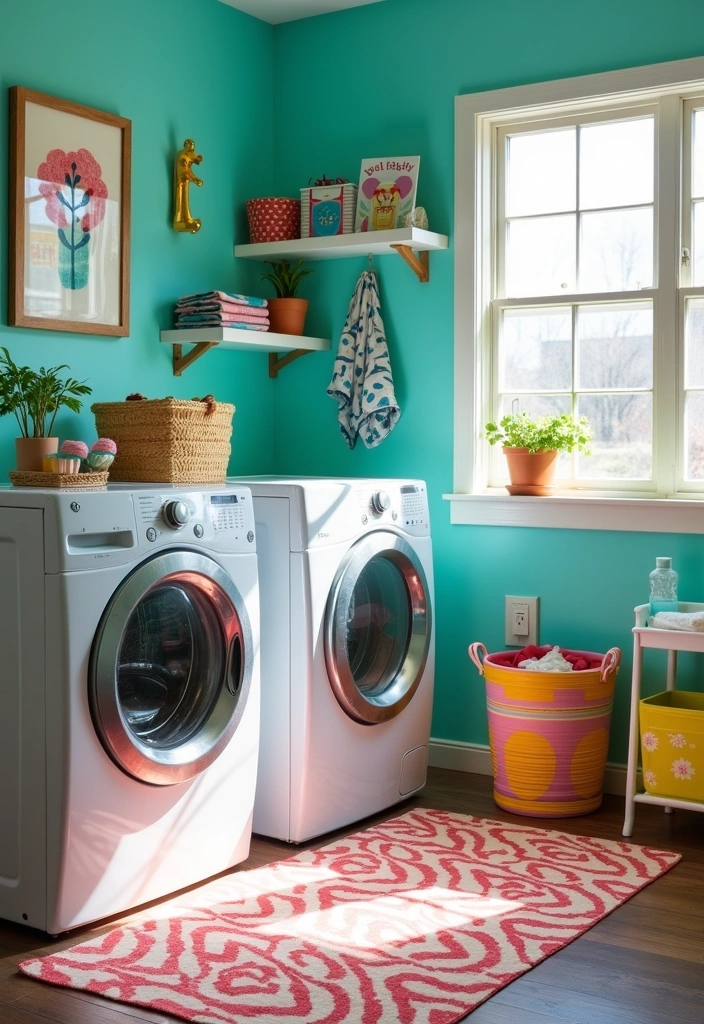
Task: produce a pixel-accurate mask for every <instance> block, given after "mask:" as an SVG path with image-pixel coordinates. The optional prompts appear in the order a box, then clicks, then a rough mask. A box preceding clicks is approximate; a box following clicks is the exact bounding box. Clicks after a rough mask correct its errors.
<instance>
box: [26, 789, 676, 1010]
mask: <svg viewBox="0 0 704 1024" xmlns="http://www.w3.org/2000/svg"><path fill="white" fill-rule="evenodd" d="M679 859H680V858H679V856H678V855H677V854H674V853H668V852H666V851H664V850H655V849H650V848H648V847H642V846H633V845H631V844H630V843H626V842H612V841H606V840H602V839H590V838H587V837H585V836H572V835H567V834H566V833H564V832H555V831H545V830H544V829H541V828H535V827H533V826H531V825H515V824H507V823H506V822H499V821H489V820H486V819H482V818H475V817H470V816H467V815H463V814H450V813H447V812H445V811H433V810H423V809H416V810H412V811H409V812H408V813H407V814H403V815H401V817H398V818H392V819H391V820H390V821H385V822H382V823H381V824H379V825H375V826H373V827H372V828H369V829H367V830H366V831H364V832H358V833H356V834H355V835H351V836H348V837H347V838H345V839H339V840H336V841H335V842H333V843H331V844H330V845H329V846H324V847H323V848H322V849H321V850H309V851H307V852H305V853H300V854H298V856H296V857H291V858H289V859H288V860H284V861H280V862H278V863H276V864H272V865H269V866H267V867H263V868H257V869H255V870H251V871H246V870H240V871H238V872H237V873H236V874H233V875H229V876H227V877H225V878H220V879H218V880H216V881H214V882H210V883H208V884H207V885H205V886H204V887H202V888H200V889H198V890H195V891H191V892H189V893H188V894H186V895H185V896H181V897H178V898H177V899H173V900H170V901H169V902H167V903H164V904H162V905H161V906H160V907H158V908H154V907H152V908H151V909H150V910H149V911H148V912H145V913H143V914H141V915H138V916H137V917H134V918H131V919H130V921H129V923H127V924H124V925H122V926H121V927H117V928H115V929H114V930H112V931H110V932H108V933H107V934H106V935H103V936H101V937H99V938H96V939H93V940H91V941H88V942H82V943H80V944H79V945H76V946H72V947H71V948H70V949H66V950H63V951H62V952H60V953H55V954H53V955H51V956H46V957H43V958H42V959H34V960H26V961H25V962H24V963H22V964H21V965H20V969H21V970H22V971H23V972H24V973H25V974H28V975H29V976H30V977H32V978H37V979H40V980H41V981H46V982H50V983H52V984H54V985H63V986H67V987H69V988H76V989H85V990H86V991H89V992H96V993H99V994H100V995H103V996H106V997H107V998H109V999H115V1000H119V1001H121V1002H124V1003H132V1004H134V1005H136V1006H146V1007H149V1008H150V1009H153V1010H160V1011H162V1012H165V1013H169V1014H173V1016H175V1017H179V1018H183V1019H184V1020H187V1021H197V1022H201V1024H222V1022H227V1024H242V1022H245V1021H247V1022H251V1021H252V1020H253V1019H258V1020H259V1021H264V1022H270V1021H274V1020H276V1021H277V1022H280V1024H390V1022H400V1024H451V1022H453V1021H457V1020H459V1019H460V1018H461V1017H463V1016H464V1015H465V1014H467V1013H469V1012H470V1011H471V1010H473V1009H474V1008H475V1007H476V1006H478V1005H479V1003H482V1002H484V1000H485V999H488V998H489V997H490V996H491V995H492V994H493V993H494V992H496V991H497V990H498V989H500V988H502V987H503V986H504V985H507V984H508V983H509V982H511V981H513V980H514V979H515V978H517V977H518V976H519V975H520V974H523V973H524V972H525V971H527V970H528V969H529V968H530V967H532V966H533V965H535V964H537V963H539V962H540V961H541V960H544V959H545V957H548V956H550V954H551V953H555V952H556V951H557V950H558V949H561V948H562V947H563V946H565V945H566V944H567V943H568V942H571V941H572V940H573V939H575V938H576V937H577V936H578V935H581V934H582V932H584V931H586V930H587V929H588V928H591V926H592V925H594V924H596V922H597V921H599V920H601V918H603V917H604V916H605V915H606V914H608V913H610V912H611V911H612V910H614V908H615V907H618V906H619V904H621V903H623V902H624V901H625V900H627V899H628V898H629V897H630V896H632V895H633V894H634V893H636V892H638V890H639V889H642V888H643V886H645V885H647V884H648V883H649V882H652V881H653V879H655V878H657V877H658V876H659V875H661V874H663V873H664V872H665V871H667V870H668V869H669V868H671V867H672V866H673V865H674V864H676V863H677V861H678V860H679Z"/></svg>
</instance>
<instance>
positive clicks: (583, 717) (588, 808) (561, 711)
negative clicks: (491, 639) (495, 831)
mask: <svg viewBox="0 0 704 1024" xmlns="http://www.w3.org/2000/svg"><path fill="white" fill-rule="evenodd" d="M562 653H563V655H565V656H568V655H577V656H581V657H583V658H584V660H585V662H586V663H587V664H588V665H589V666H590V667H589V668H586V669H581V670H575V671H572V672H540V671H530V670H526V669H523V668H508V667H506V666H505V664H500V662H502V661H504V662H505V661H506V660H507V656H511V655H515V654H516V652H515V651H502V652H499V653H496V654H488V653H487V649H486V647H485V646H484V645H483V644H480V643H474V644H472V645H471V646H470V648H469V656H470V658H471V659H472V661H473V662H474V664H475V665H476V666H477V668H478V670H479V673H480V675H483V676H484V678H485V680H486V701H487V718H488V722H489V743H490V747H491V763H492V771H493V774H494V800H495V801H496V803H497V804H498V806H499V807H501V808H502V809H503V810H505V811H511V812H512V813H513V814H525V815H529V816H533V817H540V818H570V817H574V816H576V815H579V814H589V813H591V812H592V811H595V810H596V809H597V808H598V807H599V806H600V804H601V800H602V788H603V784H604V769H605V767H606V754H607V751H608V746H609V729H610V726H611V709H612V706H613V697H614V688H615V686H616V675H617V672H618V667H619V665H620V663H621V651H620V650H619V649H618V647H612V648H611V650H610V651H608V652H607V653H606V654H595V653H593V652H591V651H567V650H563V652H562Z"/></svg>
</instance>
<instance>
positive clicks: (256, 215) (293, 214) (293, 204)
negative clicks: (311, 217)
mask: <svg viewBox="0 0 704 1024" xmlns="http://www.w3.org/2000/svg"><path fill="white" fill-rule="evenodd" d="M245 206H246V207H247V220H248V221H249V240H250V242H286V241H288V240H289V239H291V238H300V237H301V203H300V200H299V199H287V198H285V197H282V196H276V197H270V198H267V199H248V200H247V202H246V203H245Z"/></svg>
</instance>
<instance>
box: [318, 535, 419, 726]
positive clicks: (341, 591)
mask: <svg viewBox="0 0 704 1024" xmlns="http://www.w3.org/2000/svg"><path fill="white" fill-rule="evenodd" d="M375 556H382V557H384V558H386V559H388V561H390V562H392V563H393V564H394V565H395V566H396V568H397V569H398V570H399V571H400V573H401V575H402V577H403V580H404V582H405V584H406V588H407V590H408V598H409V602H410V615H411V635H410V640H409V643H408V648H407V651H406V656H405V658H404V661H403V664H402V666H401V669H400V671H399V672H397V674H396V676H395V678H394V680H393V681H392V682H390V683H389V685H388V686H387V687H386V688H385V689H384V691H383V693H381V694H379V695H378V697H377V698H375V699H373V700H368V699H367V698H366V697H365V696H363V694H362V693H361V692H360V690H359V689H358V687H357V684H356V683H355V680H354V677H353V675H352V671H351V669H350V665H349V660H348V657H347V650H346V645H345V638H346V632H347V616H348V611H349V607H350V603H351V600H352V595H353V593H354V590H355V587H356V585H357V582H358V580H359V578H360V576H361V574H362V571H363V570H364V568H365V567H366V566H367V565H368V563H369V562H370V561H371V560H372V558H374V557H375ZM431 628H432V612H431V608H430V602H429V600H428V583H427V580H426V577H425V572H424V571H423V566H422V565H421V563H420V559H419V557H418V555H417V554H416V552H415V551H414V550H413V548H412V547H411V546H410V544H408V543H407V541H405V540H404V538H403V537H401V536H400V535H399V534H395V533H391V532H390V531H386V530H383V531H382V530H378V531H375V532H374V533H370V534H368V535H367V536H366V537H363V538H362V539H361V540H359V541H357V543H356V544H355V545H354V546H353V547H352V548H351V549H350V550H349V552H348V553H347V555H346V557H345V558H344V559H343V561H342V562H341V563H340V566H339V568H338V570H337V573H336V574H335V579H334V580H333V584H332V587H331V589H330V593H329V595H328V601H327V606H326V610H325V663H326V666H327V671H328V677H329V679H330V684H331V686H332V690H333V693H334V694H335V697H336V698H337V700H338V703H339V704H340V705H341V707H342V708H343V710H344V711H346V712H347V714H348V715H350V716H351V717H353V718H356V719H357V720H358V721H360V722H363V723H364V724H366V725H377V724H379V723H380V722H386V721H388V720H389V719H391V718H395V717H396V715H398V714H400V712H401V711H403V709H404V708H405V707H406V706H407V705H408V703H409V702H410V701H411V699H412V698H413V695H414V694H415V692H416V690H417V689H418V687H419V685H420V681H421V679H422V676H423V671H424V669H425V664H426V661H427V659H428V650H429V648H430V634H431Z"/></svg>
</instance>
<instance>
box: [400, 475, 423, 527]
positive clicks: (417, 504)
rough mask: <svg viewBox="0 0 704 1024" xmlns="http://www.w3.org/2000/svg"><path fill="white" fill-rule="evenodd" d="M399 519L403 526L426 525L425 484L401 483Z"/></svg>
mask: <svg viewBox="0 0 704 1024" xmlns="http://www.w3.org/2000/svg"><path fill="white" fill-rule="evenodd" d="M401 521H402V525H403V526H427V525H428V522H429V516H428V496H427V494H426V492H425V484H401Z"/></svg>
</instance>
